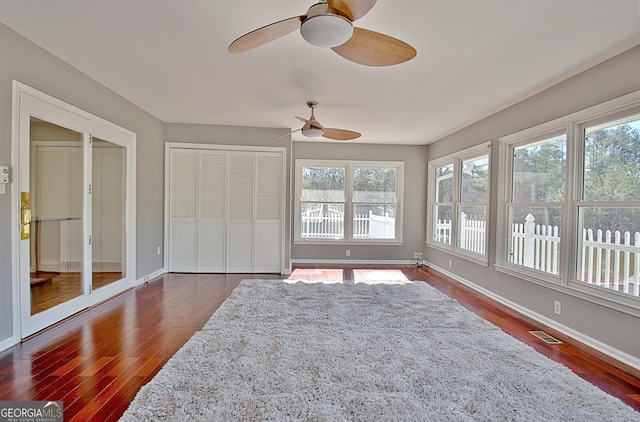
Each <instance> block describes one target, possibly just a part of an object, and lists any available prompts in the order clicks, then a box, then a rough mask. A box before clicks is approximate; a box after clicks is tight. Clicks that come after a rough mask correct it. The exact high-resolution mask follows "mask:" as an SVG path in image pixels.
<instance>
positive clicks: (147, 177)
mask: <svg viewBox="0 0 640 422" xmlns="http://www.w3.org/2000/svg"><path fill="white" fill-rule="evenodd" d="M0 57H1V59H0V164H2V165H10V164H11V113H12V111H11V89H12V80H14V79H15V80H18V81H20V82H22V83H24V84H27V85H29V86H31V87H33V88H35V89H38V90H40V91H42V92H44V93H46V94H49V95H51V96H54V97H56V98H59V99H60V100H62V101H65V102H67V103H69V104H71V105H73V106H76V107H78V108H81V109H83V110H85V111H87V112H89V113H92V114H95V115H97V116H99V117H101V118H103V119H106V120H109V121H111V122H113V123H115V124H117V125H120V126H122V127H125V128H127V129H129V130H131V131H133V132H136V133H137V136H138V141H137V153H138V163H137V166H138V168H137V174H136V177H137V204H138V207H137V251H136V252H137V276H138V278H140V277H141V276H142V275H144V274H149V273H151V272H153V271H156V270H158V269H159V268H162V257H161V256H158V255H157V254H156V247H157V245H162V236H163V215H162V207H163V202H162V197H163V186H164V185H163V180H162V174H163V167H164V162H163V154H164V145H163V139H162V122H160V121H159V120H158V119H156V118H154V117H152V116H151V115H149V114H148V113H146V112H144V111H142V110H141V109H139V108H138V107H136V106H135V105H133V104H131V103H129V102H127V101H125V100H124V99H123V98H121V97H119V96H118V95H116V94H114V93H113V92H112V91H109V90H108V89H106V88H105V87H104V86H102V85H100V84H98V83H96V82H95V81H94V80H92V79H90V78H88V77H87V76H86V75H84V74H82V73H81V72H79V71H77V70H75V69H73V68H72V67H70V66H69V65H67V64H66V63H64V62H63V61H61V60H59V59H57V58H56V57H54V56H52V55H51V54H49V53H47V52H45V51H44V50H42V49H41V48H39V47H37V46H36V45H34V44H33V43H31V42H29V41H27V40H25V39H24V38H23V37H21V36H20V35H18V34H16V33H15V32H13V31H11V30H10V29H8V28H7V27H6V26H3V25H0ZM11 170H12V171H11V172H12V177H13V174H15V169H11ZM10 186H11V185H7V194H6V195H0V291H2V292H3V294H1V295H0V342H2V341H5V340H6V339H8V338H10V337H12V336H13V333H12V282H11V271H12V268H11V266H12V263H11V249H10V247H11V233H10V216H11V209H10V208H11V196H10V194H9V189H10Z"/></svg>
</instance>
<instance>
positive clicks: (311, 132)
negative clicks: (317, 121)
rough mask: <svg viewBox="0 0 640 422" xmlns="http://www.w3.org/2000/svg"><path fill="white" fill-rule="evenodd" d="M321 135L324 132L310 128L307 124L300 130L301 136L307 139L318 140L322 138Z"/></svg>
mask: <svg viewBox="0 0 640 422" xmlns="http://www.w3.org/2000/svg"><path fill="white" fill-rule="evenodd" d="M323 133H324V130H322V129H320V128H319V127H313V126H310V125H309V124H306V125H304V127H303V128H302V134H303V135H304V136H306V137H309V138H318V137H320V136H322V134H323Z"/></svg>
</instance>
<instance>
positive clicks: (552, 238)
mask: <svg viewBox="0 0 640 422" xmlns="http://www.w3.org/2000/svg"><path fill="white" fill-rule="evenodd" d="M510 256H511V262H512V263H514V264H518V265H523V266H525V267H528V268H533V269H536V270H539V271H544V272H547V273H551V274H559V272H560V267H559V266H558V262H559V260H560V228H559V227H558V226H547V225H540V224H535V217H534V216H533V215H531V214H529V215H527V217H526V218H525V223H524V224H519V223H514V224H512V227H511V255H510Z"/></svg>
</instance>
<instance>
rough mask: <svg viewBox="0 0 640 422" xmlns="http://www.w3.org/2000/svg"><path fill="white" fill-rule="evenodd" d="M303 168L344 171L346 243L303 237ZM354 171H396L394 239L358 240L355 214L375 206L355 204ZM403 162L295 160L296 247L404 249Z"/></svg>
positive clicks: (294, 226)
mask: <svg viewBox="0 0 640 422" xmlns="http://www.w3.org/2000/svg"><path fill="white" fill-rule="evenodd" d="M303 167H338V168H344V169H345V186H344V189H345V191H344V195H345V198H344V199H345V200H344V222H343V234H344V238H343V239H331V238H308V237H302V236H301V212H302V204H303V202H306V201H302V200H301V198H302V169H303ZM355 168H391V169H395V171H396V201H395V202H390V203H388V205H395V206H396V218H395V233H394V234H395V237H394V238H393V239H384V238H373V239H367V238H355V237H354V230H353V229H354V224H353V214H354V208H355V207H356V206H358V205H363V204H371V203H372V202H366V203H363V202H360V201H354V169H355ZM403 210H404V162H403V161H374V160H366V161H358V160H314V159H296V160H295V196H294V214H293V219H294V220H293V222H294V224H293V229H294V240H293V243H294V244H305V245H311V244H313V245H402V244H403V227H404V225H403V218H402V216H403V214H404V211H403Z"/></svg>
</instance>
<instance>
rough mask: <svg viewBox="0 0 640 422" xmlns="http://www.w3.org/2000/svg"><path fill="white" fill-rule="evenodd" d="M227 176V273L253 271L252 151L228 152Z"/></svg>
mask: <svg viewBox="0 0 640 422" xmlns="http://www.w3.org/2000/svg"><path fill="white" fill-rule="evenodd" d="M227 175H228V183H227V188H228V190H227V213H228V214H227V266H226V268H227V272H252V271H253V244H254V243H253V242H254V238H253V230H254V229H253V216H254V188H253V186H254V185H253V178H254V154H253V153H246V152H230V153H229V160H228V171H227Z"/></svg>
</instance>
